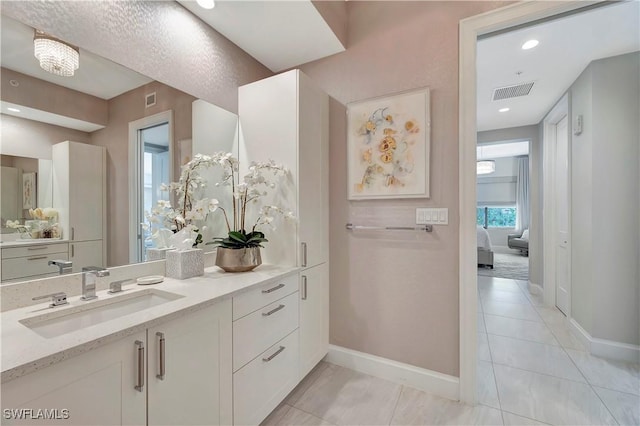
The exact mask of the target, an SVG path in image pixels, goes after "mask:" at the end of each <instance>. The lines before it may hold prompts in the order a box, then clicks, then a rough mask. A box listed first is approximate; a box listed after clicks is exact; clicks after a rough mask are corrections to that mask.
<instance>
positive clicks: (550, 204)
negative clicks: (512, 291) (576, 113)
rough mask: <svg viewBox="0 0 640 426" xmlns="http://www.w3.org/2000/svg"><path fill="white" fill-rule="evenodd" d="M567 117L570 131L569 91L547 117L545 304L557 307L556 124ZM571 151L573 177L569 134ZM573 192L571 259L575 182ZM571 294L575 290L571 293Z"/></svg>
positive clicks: (544, 162) (569, 252)
mask: <svg viewBox="0 0 640 426" xmlns="http://www.w3.org/2000/svg"><path fill="white" fill-rule="evenodd" d="M565 116H566V117H567V133H569V129H571V120H570V116H569V94H568V93H566V94H565V95H564V96H563V97H562V98H561V99H560V100H559V101H558V103H557V104H556V105H555V106H554V107H553V108H552V109H551V111H549V113H548V114H547V116H546V117H545V118H544V120H543V164H542V170H543V171H542V179H543V207H542V208H543V211H544V212H546V213H547V214H546V215H545V220H544V223H543V225H542V229H543V235H544V237H543V238H544V246H543V251H544V254H543V256H544V263H543V277H544V278H543V282H544V288H543V289H544V303H545V305H549V306H556V301H557V298H556V295H557V282H556V244H555V241H556V235H555V228H556V220H555V210H556V201H555V195H556V191H555V189H556V187H555V184H554V182H555V166H556V153H555V147H556V126H557V124H558V123H559V122H560V121H561V120H562V119H563V118H564V117H565ZM567 138H568V146H569V152H568V153H567V156H568V159H569V164H568V171H567V172H568V175H569V177H570V176H571V137H570V135H569V134H568V135H567ZM567 191H568V195H569V206H568V207H569V243H568V244H567V254H568V257H569V261H570V260H571V185H570V184H568V190H567ZM568 274H569V282H571V262H569V271H568ZM569 295H571V293H569ZM566 314H567V317H568V318H570V317H571V297H569V303H568V306H567V312H566Z"/></svg>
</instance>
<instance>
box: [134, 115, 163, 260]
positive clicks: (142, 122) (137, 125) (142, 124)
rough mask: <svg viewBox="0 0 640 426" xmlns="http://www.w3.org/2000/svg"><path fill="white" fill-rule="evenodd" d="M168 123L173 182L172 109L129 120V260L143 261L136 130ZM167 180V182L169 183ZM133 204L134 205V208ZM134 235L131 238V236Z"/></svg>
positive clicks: (138, 150) (138, 154)
mask: <svg viewBox="0 0 640 426" xmlns="http://www.w3.org/2000/svg"><path fill="white" fill-rule="evenodd" d="M164 123H168V125H169V130H168V131H169V182H173V176H174V174H173V152H174V146H173V139H174V138H173V110H167V111H163V112H159V113H157V114H154V115H150V116H148V117H144V118H141V119H139V120H135V121H131V122H129V262H130V263H138V262H143V261H144V259H138V240H139V239H140V238H141V236H142V232H141V228H140V218H139V217H138V215H137V213H138V212H139V211H140V210H141V209H142V208H143V207H142V202H143V197H142V194H141V193H140V188H141V187H142V181H141V179H140V177H141V176H140V173H138V167H139V165H140V160H141V158H140V153H141V150H140V148H141V147H140V146H138V132H139V131H140V130H144V129H146V128H149V127H153V126H157V125H160V124H164ZM169 182H167V183H169ZM134 206H136V207H135V208H134ZM134 235H135V236H136V237H135V238H133V237H132V236H134Z"/></svg>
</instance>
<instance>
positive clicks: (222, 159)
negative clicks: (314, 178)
mask: <svg viewBox="0 0 640 426" xmlns="http://www.w3.org/2000/svg"><path fill="white" fill-rule="evenodd" d="M214 166H218V167H222V169H223V172H224V174H223V177H222V180H221V181H220V182H217V183H216V184H215V185H216V186H228V187H230V189H231V194H232V200H231V201H232V207H231V208H230V211H227V210H225V209H224V208H223V207H222V206H220V205H219V204H220V203H219V202H218V200H217V199H215V198H201V199H197V196H198V195H199V194H200V193H202V191H201V190H202V189H203V188H205V187H206V185H207V182H206V179H204V178H203V177H202V176H200V173H199V170H201V169H203V168H209V167H214ZM287 173H288V171H287V169H285V168H284V167H283V166H281V165H277V164H276V163H275V162H273V161H269V162H266V163H256V162H252V163H251V164H250V166H249V173H247V174H246V175H245V176H244V178H243V180H242V182H240V181H239V162H238V160H237V158H235V157H234V156H233V155H232V154H231V153H225V152H217V153H215V154H213V155H204V154H196V155H195V156H194V158H193V160H191V161H190V162H188V163H187V164H185V165H184V166H183V167H182V172H181V174H180V180H179V181H178V182H173V183H171V184H170V185H169V186H165V187H164V188H163V189H164V190H170V191H174V192H175V194H176V197H177V204H178V206H177V208H174V207H172V206H171V203H170V201H168V200H161V201H158V203H157V205H156V206H155V207H154V208H153V209H152V210H151V212H146V213H145V216H146V219H147V221H148V223H143V224H142V226H143V228H144V229H145V230H152V238H153V239H154V240H156V241H158V240H162V238H161V236H162V234H163V233H166V232H168V231H167V229H168V230H170V232H172V233H173V234H174V236H175V235H178V234H181V235H180V236H179V237H178V238H177V239H176V238H175V237H172V238H171V244H173V245H180V246H182V247H183V248H187V245H189V244H190V246H193V247H195V246H196V245H198V244H200V243H202V242H203V241H202V234H201V233H200V229H199V226H201V225H202V226H203V224H204V222H205V221H206V219H207V217H208V215H209V214H210V213H213V212H215V211H218V210H219V211H221V212H222V214H223V215H224V219H225V224H226V228H227V233H228V236H227V237H221V238H214V239H213V241H211V242H208V243H207V244H216V245H218V246H220V247H224V248H231V249H239V248H247V247H262V243H263V242H266V241H267V239H266V238H265V235H264V233H262V232H261V231H259V230H258V229H257V228H258V227H260V226H262V225H272V223H273V221H274V217H273V215H274V213H275V214H281V215H282V216H284V217H285V218H293V214H292V213H291V212H287V211H285V210H283V209H282V208H280V207H278V206H274V205H265V206H262V207H261V208H260V211H259V214H258V216H257V219H256V220H255V222H254V223H253V225H252V226H251V228H250V231H249V232H247V231H246V229H247V227H248V226H249V224H248V223H247V220H246V218H247V208H248V207H249V206H251V205H255V204H257V202H258V200H259V199H260V198H261V197H263V196H265V195H267V194H268V191H267V190H268V189H273V188H275V187H276V182H275V179H276V178H278V177H282V176H285V175H286V174H287ZM165 235H166V234H165Z"/></svg>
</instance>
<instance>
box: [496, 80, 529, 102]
mask: <svg viewBox="0 0 640 426" xmlns="http://www.w3.org/2000/svg"><path fill="white" fill-rule="evenodd" d="M532 87H533V81H532V82H530V83H523V84H516V85H515V86H505V87H498V88H497V89H493V97H492V100H494V101H499V100H501V99H509V98H517V97H518V96H527V95H528V94H529V92H531V88H532Z"/></svg>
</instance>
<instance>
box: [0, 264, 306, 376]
mask: <svg viewBox="0 0 640 426" xmlns="http://www.w3.org/2000/svg"><path fill="white" fill-rule="evenodd" d="M297 271H298V268H295V267H283V266H274V265H261V266H260V267H258V268H257V269H255V270H254V271H251V272H244V273H238V274H230V273H224V272H222V271H221V270H220V269H219V268H217V267H211V268H206V269H205V274H204V275H203V276H201V277H195V278H190V279H188V280H176V279H172V278H166V277H165V279H164V282H162V283H160V284H155V285H146V286H139V285H137V284H131V285H127V286H124V287H123V290H126V291H124V292H123V293H118V294H116V295H110V294H107V292H106V291H100V292H98V293H97V294H98V299H96V301H100V300H107V299H109V298H113V297H119V296H122V295H125V294H132V293H133V292H139V291H140V292H144V291H145V290H148V289H157V290H161V291H165V292H170V293H174V294H177V295H180V296H183V297H181V298H179V299H176V300H172V301H169V302H166V303H163V304H160V305H157V306H154V307H151V308H147V309H143V310H141V311H139V312H136V313H133V314H129V315H125V316H122V317H120V318H117V319H113V320H110V321H105V322H103V323H100V324H97V325H93V326H90V327H87V328H84V329H81V330H78V331H75V332H71V333H67V334H63V335H60V336H56V337H52V338H45V337H42V336H40V335H39V334H37V333H36V332H35V331H33V330H31V329H30V328H28V327H27V326H25V325H23V324H22V323H20V322H19V321H20V320H24V319H27V318H31V317H36V316H40V315H43V314H48V313H56V312H62V311H64V310H71V311H70V313H72V312H74V311H77V310H78V307H88V306H89V305H90V304H91V303H93V302H94V301H90V302H85V301H82V300H80V296H74V297H70V298H69V299H68V301H69V304H68V305H64V306H61V307H56V308H49V307H48V306H49V302H48V301H47V302H46V303H42V304H39V305H33V306H27V307H23V308H19V309H14V310H10V311H6V312H3V313H2V314H0V323H1V326H2V327H1V333H0V339H1V341H2V352H1V354H2V355H1V358H0V362H1V368H2V376H1V381H2V383H4V382H8V381H10V380H13V379H16V378H18V377H20V376H23V375H25V374H28V373H31V372H34V371H36V370H40V369H42V368H45V367H48V366H50V365H52V364H55V363H57V362H60V361H62V360H64V359H68V358H71V357H74V356H76V355H79V354H81V353H83V352H87V351H89V350H92V349H95V348H97V347H99V346H102V345H105V344H107V343H110V342H113V341H116V340H118V339H120V338H123V337H126V336H129V335H131V334H134V333H137V332H138V331H141V330H144V329H146V328H149V327H153V326H155V325H158V324H161V323H164V322H166V321H171V320H173V319H175V318H179V317H182V316H184V315H187V314H189V313H191V312H194V311H197V310H199V309H202V308H204V307H207V306H210V305H213V304H215V303H217V302H219V301H221V300H225V299H228V298H231V297H232V296H234V295H236V294H238V293H241V292H243V291H246V290H248V289H250V288H252V287H254V286H256V285H259V284H262V283H264V282H267V281H271V280H275V279H278V278H281V277H284V276H287V275H290V274H293V273H296V272H297Z"/></svg>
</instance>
